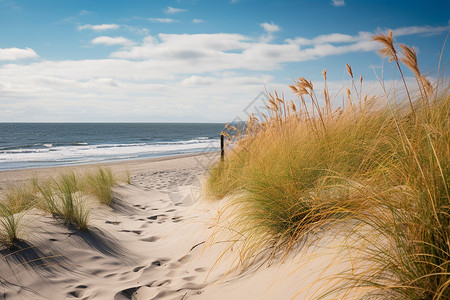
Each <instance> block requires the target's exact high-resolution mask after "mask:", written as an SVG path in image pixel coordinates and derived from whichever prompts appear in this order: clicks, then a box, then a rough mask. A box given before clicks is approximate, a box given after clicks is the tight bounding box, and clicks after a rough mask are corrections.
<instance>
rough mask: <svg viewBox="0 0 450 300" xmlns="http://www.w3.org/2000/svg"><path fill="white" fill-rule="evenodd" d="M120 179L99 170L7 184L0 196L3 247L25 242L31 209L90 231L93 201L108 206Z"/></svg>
mask: <svg viewBox="0 0 450 300" xmlns="http://www.w3.org/2000/svg"><path fill="white" fill-rule="evenodd" d="M128 177H129V176H128ZM117 178H118V177H117V175H116V174H113V172H112V171H111V170H110V169H108V168H106V169H104V168H98V169H96V171H92V172H85V173H82V174H75V173H74V172H73V171H65V172H62V173H60V174H59V176H56V177H54V178H47V179H38V178H35V179H33V180H31V181H30V182H20V183H13V184H10V185H8V186H7V187H6V188H5V189H4V190H3V191H2V193H1V195H0V196H1V199H0V244H2V245H5V246H7V247H10V248H11V247H13V246H14V244H15V243H16V242H17V241H19V240H21V239H23V237H21V236H20V233H21V229H22V228H23V227H24V225H23V224H22V223H23V221H22V219H23V216H24V215H25V214H26V213H27V212H28V211H29V210H30V209H32V208H36V209H39V210H41V211H44V212H47V213H50V214H51V215H52V216H53V217H55V218H56V219H59V220H62V223H63V224H65V225H70V226H75V227H76V228H78V229H79V230H88V226H89V214H90V210H91V207H92V204H93V201H94V202H95V201H98V202H100V203H102V204H105V205H109V204H110V203H111V200H112V197H113V195H112V189H113V187H114V186H115V185H116V184H117V183H118V182H119V181H120V180H119V179H117ZM91 196H94V197H91Z"/></svg>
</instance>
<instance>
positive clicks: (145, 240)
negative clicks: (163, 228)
mask: <svg viewBox="0 0 450 300" xmlns="http://www.w3.org/2000/svg"><path fill="white" fill-rule="evenodd" d="M157 240H159V237H157V236H151V237H148V238H145V239H141V241H143V242H150V243H151V242H156V241H157Z"/></svg>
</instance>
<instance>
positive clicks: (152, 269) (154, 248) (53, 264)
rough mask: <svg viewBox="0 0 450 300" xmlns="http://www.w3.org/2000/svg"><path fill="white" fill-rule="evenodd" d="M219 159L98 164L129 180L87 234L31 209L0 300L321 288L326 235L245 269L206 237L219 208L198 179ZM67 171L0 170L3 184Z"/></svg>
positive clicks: (255, 295)
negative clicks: (126, 174)
mask: <svg viewBox="0 0 450 300" xmlns="http://www.w3.org/2000/svg"><path fill="white" fill-rule="evenodd" d="M218 159H219V157H218V154H217V153H212V154H201V155H185V156H177V157H168V158H164V159H149V160H139V161H124V162H113V163H108V164H102V166H105V165H107V166H108V167H110V168H111V169H112V170H113V171H114V172H123V171H127V170H128V171H129V172H130V178H131V184H129V185H127V184H122V185H119V186H117V187H116V188H115V190H114V200H113V202H112V204H111V207H106V206H103V205H96V206H94V207H92V211H91V219H90V225H89V230H88V231H87V232H80V231H78V230H76V229H75V228H70V227H69V228H68V227H65V226H62V225H61V224H60V222H58V221H56V220H55V219H54V218H52V217H51V216H49V215H46V214H44V213H43V212H40V211H38V210H33V211H30V212H29V213H28V214H27V215H26V216H25V225H27V226H26V227H25V230H24V232H23V234H24V237H25V239H26V240H27V242H23V243H21V244H20V245H19V248H20V250H18V251H15V252H13V253H11V252H10V251H8V250H5V249H4V250H2V251H1V252H0V255H1V256H3V258H2V259H0V270H1V271H0V299H246V300H248V299H291V298H297V299H309V298H310V297H312V296H314V295H317V294H315V292H316V291H317V290H318V289H322V291H323V290H324V289H325V288H326V286H325V287H324V285H323V280H322V281H320V280H321V279H324V278H325V279H326V277H327V275H329V274H336V272H338V271H339V270H340V269H342V263H340V264H337V265H336V264H335V263H334V262H335V261H336V260H335V259H334V258H335V257H336V248H335V247H334V246H333V243H334V240H335V239H334V238H333V237H332V234H331V235H330V239H329V240H327V239H324V238H323V239H321V241H320V246H317V245H314V246H313V247H311V246H310V247H302V248H299V250H298V251H293V254H292V255H291V256H289V257H288V258H285V259H278V260H273V261H270V262H269V261H267V260H266V259H265V258H264V255H262V256H261V259H258V260H255V262H254V263H253V264H252V265H250V266H248V267H247V268H246V269H245V270H243V269H242V268H240V267H239V265H238V263H237V261H236V257H238V251H237V250H236V249H233V247H229V242H227V240H226V239H227V237H226V236H224V237H223V238H221V239H217V238H216V239H214V240H212V239H211V238H210V237H211V235H212V234H213V233H214V232H217V228H215V227H214V220H215V217H216V215H217V212H218V211H219V210H220V207H221V206H223V205H225V204H224V203H222V202H208V201H206V200H207V199H206V200H205V199H202V193H201V181H202V176H204V174H205V172H206V170H207V167H208V166H209V165H211V164H212V163H215V162H217V161H218ZM96 166H98V165H94V166H93V165H86V166H75V167H72V169H73V170H74V171H75V172H83V171H85V170H87V169H90V168H94V167H96ZM66 169H67V168H45V169H34V170H18V171H4V172H0V188H1V187H5V185H6V184H8V183H11V182H20V181H26V180H29V179H31V178H33V177H36V176H38V177H40V178H42V177H48V176H54V175H55V174H57V173H59V172H61V171H63V170H66ZM224 201H226V200H224ZM311 249H314V253H313V252H312V250H311ZM318 249H319V250H318ZM219 258H221V259H220V260H219ZM330 286H333V283H332V282H329V283H328V287H330ZM345 299H351V297H350V295H347V296H346V298H345Z"/></svg>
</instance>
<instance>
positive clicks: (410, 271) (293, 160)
mask: <svg viewBox="0 0 450 300" xmlns="http://www.w3.org/2000/svg"><path fill="white" fill-rule="evenodd" d="M373 39H374V41H377V42H380V43H382V44H383V45H384V48H383V49H382V50H380V54H381V55H383V56H385V57H388V58H389V61H394V62H395V63H396V65H397V66H398V70H399V72H400V74H401V77H402V81H403V83H404V89H405V91H406V94H407V103H406V106H405V105H403V104H402V103H397V102H396V101H395V99H394V100H392V99H390V98H389V97H388V96H387V93H385V95H381V96H379V97H377V98H375V97H368V96H366V95H364V96H363V95H362V81H363V79H362V77H360V79H359V88H358V87H357V85H356V83H355V81H354V77H353V76H354V75H353V71H352V69H351V67H350V65H348V64H346V68H347V72H348V74H349V75H350V77H351V81H352V85H351V88H347V89H346V104H345V105H344V106H343V107H340V108H337V109H333V108H332V105H331V100H330V99H331V97H330V93H329V91H328V90H327V88H326V87H327V85H326V80H327V77H326V70H324V72H323V73H322V75H323V77H324V80H325V90H324V92H323V95H324V105H323V106H321V105H320V103H321V102H320V101H319V99H318V97H317V95H316V92H315V90H314V86H313V83H312V82H311V81H309V80H307V79H305V78H302V77H301V78H299V79H298V80H297V81H296V82H295V83H294V84H292V85H291V86H290V88H291V90H292V91H293V93H294V94H295V95H297V96H298V99H299V102H298V104H297V105H296V104H295V103H294V102H293V101H286V100H285V99H284V98H283V97H279V96H278V94H277V93H276V92H275V93H273V94H270V95H269V100H268V105H267V108H268V110H269V111H270V114H269V115H262V116H261V117H259V118H256V117H255V116H254V115H251V116H250V117H249V120H248V122H247V123H246V124H245V127H244V128H235V127H232V126H229V125H228V126H227V129H228V130H227V131H228V132H225V133H224V134H225V135H226V136H227V137H228V138H229V142H232V143H233V147H232V151H230V152H229V153H228V155H227V156H226V159H225V161H224V162H221V163H219V164H217V165H216V166H214V167H213V168H212V169H211V170H210V174H209V177H208V178H207V182H206V190H207V192H208V193H209V195H211V196H212V197H215V198H223V197H225V196H228V197H231V198H233V201H232V202H231V204H230V208H228V209H231V210H233V211H235V214H236V215H237V217H236V219H235V222H239V226H237V227H236V225H234V224H232V223H231V224H229V228H232V230H235V228H238V229H237V233H236V236H237V237H238V239H239V240H240V241H241V242H242V244H243V248H242V250H241V253H244V255H242V258H241V260H242V263H243V264H244V265H245V264H246V263H248V261H249V260H251V259H252V257H253V256H254V254H255V253H258V252H259V251H262V250H263V249H272V250H271V251H272V253H274V254H276V253H280V252H282V253H287V252H289V251H290V249H292V246H293V245H294V244H295V243H297V242H298V241H299V240H302V239H303V240H304V239H305V238H308V237H309V236H310V234H311V233H316V232H318V230H319V229H320V230H324V229H326V228H327V226H332V225H331V224H336V223H340V222H347V223H348V222H350V220H352V221H351V222H350V223H349V224H352V222H356V223H357V224H365V226H368V227H369V228H371V230H372V232H373V233H374V235H376V236H379V237H381V238H382V240H384V241H385V243H387V244H388V245H391V246H392V247H380V246H379V245H378V244H377V242H375V241H373V240H371V239H369V238H367V236H364V235H361V234H360V233H359V232H358V231H355V230H349V232H347V233H346V234H349V235H352V236H358V237H359V239H360V240H361V239H363V240H364V239H365V240H366V245H368V246H367V248H364V249H362V251H361V250H360V251H358V253H362V254H361V255H362V256H363V258H362V259H364V260H365V261H370V262H373V263H374V264H373V265H374V266H376V267H373V268H370V269H369V270H366V271H361V272H357V273H354V272H353V271H352V270H349V271H348V272H344V273H342V274H339V276H341V277H342V278H343V281H342V284H341V285H339V286H337V287H336V289H335V290H334V291H330V293H333V292H335V293H340V292H341V291H342V289H348V290H352V289H355V288H367V287H371V288H372V289H371V292H370V293H369V294H368V295H367V296H369V297H370V296H374V297H377V296H383V297H394V298H401V299H447V297H448V295H449V294H450V288H449V286H450V200H449V191H448V189H449V188H448V186H449V182H448V177H449V173H450V167H449V159H450V146H449V145H450V139H449V135H450V123H449V115H450V103H449V92H448V85H447V87H446V88H444V89H442V88H441V90H438V89H437V87H438V84H441V85H442V84H444V86H445V82H444V81H443V80H442V79H441V82H440V83H438V82H437V83H436V84H435V85H434V86H432V85H431V83H430V82H429V81H428V79H427V78H425V77H424V76H423V75H422V74H421V73H420V70H419V67H418V65H417V57H416V54H415V51H414V48H410V47H408V46H405V45H400V48H401V50H402V52H401V55H402V56H401V57H400V58H399V56H398V54H397V51H396V49H395V46H394V38H393V36H392V32H391V31H390V32H389V34H388V35H379V36H375V37H374V38H373ZM400 63H403V64H404V65H405V66H407V67H408V68H409V69H411V71H412V72H413V73H414V75H415V77H416V82H417V90H418V96H416V97H415V98H414V99H412V98H411V96H410V91H409V89H408V86H407V85H406V81H405V79H404V77H403V72H402V69H401V67H400ZM381 86H382V88H384V83H383V82H381ZM232 133H234V134H232ZM344 227H345V228H348V226H344ZM378 242H379V241H378ZM346 247H353V246H352V245H347V246H346ZM355 247H356V246H355Z"/></svg>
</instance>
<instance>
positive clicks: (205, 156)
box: [0, 151, 219, 188]
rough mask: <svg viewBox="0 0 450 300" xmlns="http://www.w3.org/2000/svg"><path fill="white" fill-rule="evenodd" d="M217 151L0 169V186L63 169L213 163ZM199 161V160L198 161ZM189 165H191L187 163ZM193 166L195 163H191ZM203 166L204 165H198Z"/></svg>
mask: <svg viewBox="0 0 450 300" xmlns="http://www.w3.org/2000/svg"><path fill="white" fill-rule="evenodd" d="M218 155H219V152H217V151H213V152H201V153H190V154H179V155H169V156H161V157H152V158H143V159H127V160H114V161H108V162H100V163H90V164H77V165H68V166H55V167H42V168H26V169H17V170H1V171H0V188H3V187H5V186H6V185H8V184H10V183H14V182H23V181H28V180H32V179H33V178H39V179H44V178H49V177H52V176H55V175H58V174H59V173H64V171H73V172H75V173H78V172H83V171H87V170H91V169H95V168H99V167H102V168H110V169H111V171H112V172H113V173H116V174H119V173H126V172H129V173H130V174H135V173H139V172H140V171H143V170H149V169H156V168H159V167H161V166H162V165H165V163H164V162H169V161H171V163H169V164H177V163H181V162H180V159H183V158H199V161H198V163H199V164H204V163H206V162H211V163H213V162H214V161H217V159H218ZM189 161H191V162H194V164H195V162H196V160H195V159H194V160H189ZM200 161H201V162H200ZM189 165H192V163H191V164H189ZM192 167H195V165H192ZM199 167H204V166H199Z"/></svg>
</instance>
